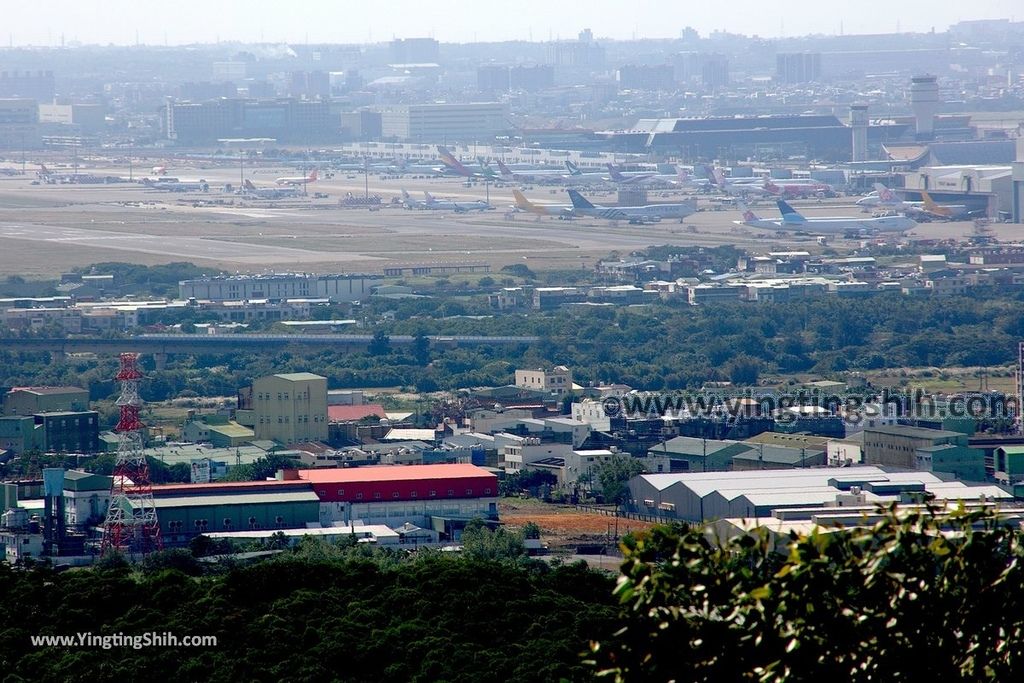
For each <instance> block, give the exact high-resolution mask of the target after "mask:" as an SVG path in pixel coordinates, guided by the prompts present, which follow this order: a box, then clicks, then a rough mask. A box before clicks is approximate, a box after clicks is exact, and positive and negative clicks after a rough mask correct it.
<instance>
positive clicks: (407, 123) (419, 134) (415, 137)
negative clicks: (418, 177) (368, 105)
mask: <svg viewBox="0 0 1024 683" xmlns="http://www.w3.org/2000/svg"><path fill="white" fill-rule="evenodd" d="M377 111H379V112H380V115H381V136H382V137H383V138H384V139H385V140H399V141H401V140H409V141H415V142H437V141H441V142H445V143H452V142H464V143H465V142H469V143H471V142H474V141H476V140H489V139H491V138H493V137H495V136H496V135H499V134H500V133H502V132H503V131H505V130H508V129H509V128H510V124H509V122H508V116H509V110H508V105H507V104H504V103H502V102H475V103H466V104H461V103H440V104H403V105H393V106H386V107H379V108H377Z"/></svg>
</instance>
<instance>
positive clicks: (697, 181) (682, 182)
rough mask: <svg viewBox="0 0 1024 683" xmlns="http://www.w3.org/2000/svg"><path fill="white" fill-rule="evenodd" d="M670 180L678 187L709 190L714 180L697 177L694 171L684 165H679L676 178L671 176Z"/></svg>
mask: <svg viewBox="0 0 1024 683" xmlns="http://www.w3.org/2000/svg"><path fill="white" fill-rule="evenodd" d="M668 182H670V183H671V184H673V185H675V186H676V187H682V188H687V189H692V190H707V189H709V188H711V186H712V182H711V181H710V180H708V179H707V178H696V177H694V176H693V174H692V173H690V172H689V171H687V170H686V169H685V168H682V167H679V172H678V173H677V174H676V175H675V178H674V179H672V178H669V180H668Z"/></svg>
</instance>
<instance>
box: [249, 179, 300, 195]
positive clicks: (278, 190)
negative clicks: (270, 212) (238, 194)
mask: <svg viewBox="0 0 1024 683" xmlns="http://www.w3.org/2000/svg"><path fill="white" fill-rule="evenodd" d="M242 194H243V195H247V196H250V197H254V198H255V199H287V198H290V197H297V196H299V190H298V188H296V187H256V185H255V184H253V182H252V181H251V180H249V179H248V178H246V179H245V180H244V181H243V182H242Z"/></svg>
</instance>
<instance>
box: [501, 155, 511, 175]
mask: <svg viewBox="0 0 1024 683" xmlns="http://www.w3.org/2000/svg"><path fill="white" fill-rule="evenodd" d="M498 170H499V171H501V175H503V176H509V177H511V175H512V171H510V170H508V166H506V165H505V163H504V162H503V161H502V160H501V159H498Z"/></svg>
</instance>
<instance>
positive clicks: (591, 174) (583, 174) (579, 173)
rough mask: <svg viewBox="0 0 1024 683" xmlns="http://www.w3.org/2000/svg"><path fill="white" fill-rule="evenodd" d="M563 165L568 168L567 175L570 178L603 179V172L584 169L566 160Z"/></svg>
mask: <svg viewBox="0 0 1024 683" xmlns="http://www.w3.org/2000/svg"><path fill="white" fill-rule="evenodd" d="M565 167H566V168H567V169H569V177H570V178H571V179H572V180H588V181H597V180H604V173H601V172H600V171H584V170H582V169H581V168H580V167H579V166H577V165H576V164H574V163H572V162H571V161H566V162H565Z"/></svg>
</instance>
